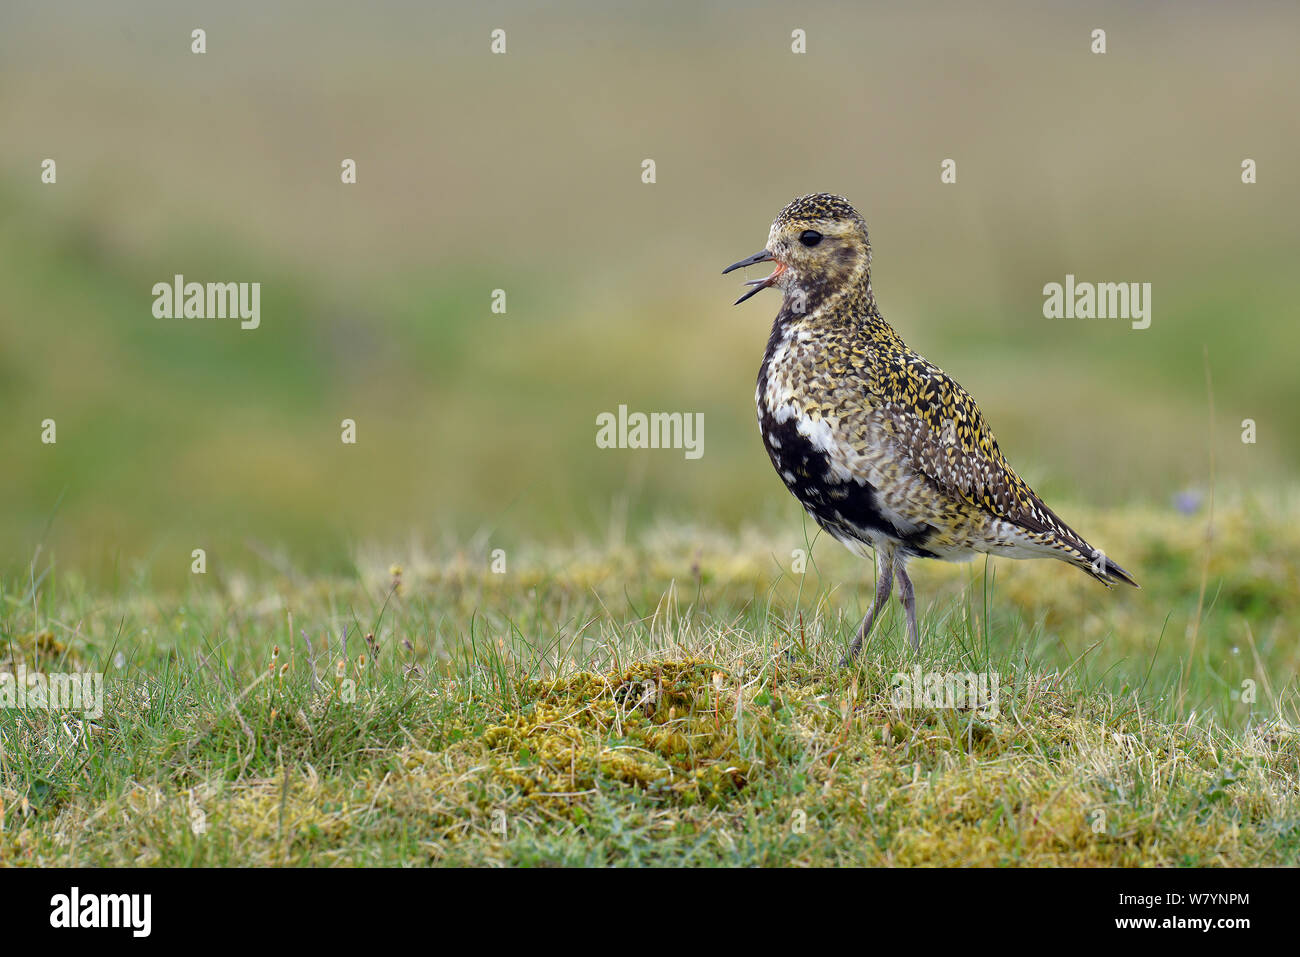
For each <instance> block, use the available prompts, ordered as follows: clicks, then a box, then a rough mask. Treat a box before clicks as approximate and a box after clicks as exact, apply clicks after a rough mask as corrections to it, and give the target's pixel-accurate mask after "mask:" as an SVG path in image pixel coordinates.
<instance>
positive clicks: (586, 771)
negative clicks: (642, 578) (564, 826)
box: [483, 660, 789, 810]
mask: <svg viewBox="0 0 1300 957" xmlns="http://www.w3.org/2000/svg"><path fill="white" fill-rule="evenodd" d="M735 686H736V683H735V680H734V679H733V678H732V677H731V676H729V675H727V674H725V672H723V671H722V670H720V669H719V668H718V666H716V665H714V664H712V663H711V662H708V661H703V660H686V661H659V662H641V663H638V664H634V665H631V666H630V667H628V668H626V669H624V670H623V671H621V672H616V673H611V674H595V673H592V672H580V673H578V674H574V675H571V676H568V677H566V678H562V679H559V680H555V681H545V682H541V681H533V682H529V683H528V684H526V685H525V686H524V687H523V688H522V689H521V697H522V698H523V699H524V700H525V701H527V704H526V705H525V706H524V708H523V709H522V710H521V711H520V713H518V714H514V715H502V717H501V719H500V720H499V722H498V723H497V724H496V725H494V726H493V727H490V728H488V729H487V731H486V732H485V734H484V736H483V740H484V743H485V744H486V745H487V746H488V747H489V748H490V749H491V750H492V751H493V752H495V753H496V754H497V755H503V756H506V758H507V759H506V760H503V761H499V763H498V764H497V774H498V775H499V776H500V777H502V778H503V779H505V780H507V781H509V782H510V783H511V784H513V785H514V786H515V787H517V788H518V789H519V790H520V791H521V792H522V793H523V794H524V795H525V796H527V797H528V798H529V799H531V800H533V801H538V802H544V803H546V804H547V805H548V806H549V807H551V808H553V809H560V810H563V809H566V808H568V807H571V806H572V799H574V798H579V797H581V796H583V795H584V794H587V793H590V792H593V791H595V790H597V789H599V788H600V787H602V786H603V785H607V784H608V783H610V782H614V783H618V784H623V785H629V786H632V787H635V788H638V789H640V790H641V791H643V792H644V793H645V794H646V795H648V796H651V797H653V798H656V799H658V800H662V801H664V802H668V803H671V804H686V805H689V804H694V803H697V802H704V803H706V804H710V805H716V804H719V803H721V802H723V801H725V800H727V799H728V798H729V797H731V796H734V795H735V794H737V793H738V792H739V791H740V790H741V789H742V788H744V786H745V784H746V782H747V781H748V780H749V778H750V776H751V775H752V774H753V773H754V772H755V770H756V769H758V768H760V767H769V766H773V765H775V763H776V762H777V761H779V760H780V759H781V755H782V752H783V751H785V752H788V750H789V742H788V740H787V737H786V735H785V734H783V733H782V731H781V729H780V727H778V725H777V722H776V721H775V719H774V717H773V715H772V713H771V711H770V709H764V708H762V707H761V706H752V707H749V706H747V704H748V703H746V702H744V699H743V697H738V696H737V693H736V690H735ZM738 703H739V708H738V707H737V706H738Z"/></svg>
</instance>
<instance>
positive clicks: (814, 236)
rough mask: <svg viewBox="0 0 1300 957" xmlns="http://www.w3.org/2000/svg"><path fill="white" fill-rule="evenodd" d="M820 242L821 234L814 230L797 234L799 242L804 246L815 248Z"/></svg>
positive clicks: (806, 230)
mask: <svg viewBox="0 0 1300 957" xmlns="http://www.w3.org/2000/svg"><path fill="white" fill-rule="evenodd" d="M821 241H822V234H821V233H819V232H817V230H815V229H805V230H804V231H803V232H801V233H800V234H799V242H801V243H803V244H804V245H805V246H816V245H817V244H818V243H819V242H821Z"/></svg>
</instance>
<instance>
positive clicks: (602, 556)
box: [0, 497, 1300, 866]
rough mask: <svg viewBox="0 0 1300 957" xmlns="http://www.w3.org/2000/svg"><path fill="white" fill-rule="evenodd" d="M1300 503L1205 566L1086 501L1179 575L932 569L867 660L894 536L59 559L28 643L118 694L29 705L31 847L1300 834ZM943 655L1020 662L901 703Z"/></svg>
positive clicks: (433, 854)
mask: <svg viewBox="0 0 1300 957" xmlns="http://www.w3.org/2000/svg"><path fill="white" fill-rule="evenodd" d="M1297 512H1298V510H1297V508H1296V506H1294V505H1293V504H1290V502H1289V500H1288V499H1286V498H1285V497H1279V499H1278V500H1277V501H1270V502H1268V503H1261V502H1258V501H1255V502H1237V503H1233V504H1230V505H1226V506H1225V505H1222V504H1221V505H1220V507H1219V509H1218V512H1217V514H1216V516H1215V518H1214V523H1213V529H1214V531H1213V535H1212V536H1211V537H1210V538H1209V541H1210V548H1209V551H1208V561H1205V562H1203V561H1202V558H1203V556H1205V555H1206V548H1205V543H1206V540H1207V534H1206V533H1207V526H1206V519H1207V517H1208V516H1206V515H1204V514H1202V515H1200V516H1198V517H1197V518H1195V519H1189V518H1188V517H1186V516H1183V515H1181V514H1178V513H1175V512H1172V511H1157V510H1150V509H1137V508H1134V509H1129V510H1117V511H1110V512H1108V513H1106V514H1104V515H1103V514H1092V515H1090V514H1088V513H1087V511H1086V510H1082V511H1081V510H1079V509H1075V510H1072V512H1071V514H1072V516H1077V517H1078V520H1079V521H1080V523H1081V524H1082V525H1084V527H1086V528H1088V529H1089V531H1090V532H1091V533H1093V534H1094V535H1095V536H1096V537H1097V539H1098V540H1100V541H1103V542H1104V543H1105V544H1106V545H1107V546H1108V548H1109V549H1110V550H1111V551H1112V552H1113V553H1114V554H1116V555H1118V556H1120V558H1121V559H1122V560H1123V561H1124V562H1125V564H1126V567H1129V568H1130V569H1131V570H1133V572H1134V574H1135V575H1136V576H1137V577H1138V578H1139V580H1140V581H1141V583H1142V585H1143V588H1142V590H1140V591H1135V590H1132V589H1123V590H1121V589H1115V590H1112V591H1107V590H1105V589H1104V588H1102V587H1101V586H1099V585H1098V584H1097V583H1095V582H1093V581H1091V580H1090V579H1088V578H1087V577H1086V576H1084V575H1081V574H1079V573H1078V572H1076V571H1075V570H1073V569H1070V568H1067V567H1065V566H1063V565H1056V564H1049V563H1042V562H1039V563H1015V562H1002V563H997V564H988V565H987V566H986V565H984V564H979V563H977V564H974V565H969V566H945V565H939V564H937V563H924V564H921V565H918V566H917V567H916V570H915V574H914V579H915V580H916V582H917V587H918V592H919V595H920V605H921V608H922V610H923V618H922V630H923V637H924V647H923V651H922V654H921V656H920V658H919V659H913V658H911V657H910V656H909V655H908V653H907V652H906V650H905V643H904V642H903V640H902V636H901V630H900V625H901V621H900V616H899V614H898V609H897V608H895V607H892V606H891V608H890V611H889V614H888V616H887V617H886V618H885V619H884V620H883V623H882V625H881V626H880V627H879V629H878V631H877V632H876V633H875V635H874V636H873V637H872V639H871V641H870V642H869V644H868V646H867V647H866V649H865V652H864V655H863V657H862V659H861V660H860V662H859V663H858V664H857V665H856V666H855V667H851V668H847V669H839V668H837V667H835V665H834V662H835V660H836V658H837V656H838V655H839V653H840V652H841V650H842V648H843V645H844V643H845V642H846V640H847V638H848V637H849V636H850V635H851V633H852V629H853V627H854V625H855V624H856V619H857V617H858V616H860V615H861V613H862V611H863V610H864V602H866V601H867V600H868V599H869V595H870V590H871V578H870V576H871V574H872V572H871V568H870V565H869V563H865V562H861V561H859V560H855V559H854V558H853V557H852V556H850V555H848V554H847V552H844V551H843V550H842V549H841V548H840V547H839V546H838V545H836V544H835V543H833V542H830V541H828V540H826V539H825V538H824V537H823V538H821V539H820V540H817V539H810V540H802V541H801V540H799V539H798V537H797V534H796V535H795V536H791V535H790V534H789V533H790V531H791V530H790V529H785V530H780V531H773V530H771V529H750V530H748V531H746V532H744V533H741V534H738V535H734V534H726V533H722V532H717V531H711V530H708V529H701V528H698V527H660V528H657V529H655V530H652V531H650V532H647V533H646V534H645V535H642V536H639V537H638V538H637V540H636V541H635V542H633V543H631V544H608V543H607V544H590V543H589V544H585V545H575V546H569V547H562V548H561V547H549V548H542V547H538V548H535V549H531V550H529V549H521V550H517V551H516V552H512V553H511V554H509V555H502V554H497V555H495V556H494V555H493V553H492V552H491V550H489V549H488V548H487V547H486V546H485V545H483V544H482V543H477V544H468V545H464V546H463V547H460V548H452V547H440V548H438V549H431V550H430V551H428V552H424V551H420V550H415V549H404V550H402V551H401V552H400V553H399V552H397V551H394V550H383V549H374V550H371V551H369V552H368V553H365V554H358V555H357V556H356V561H355V567H354V570H353V571H352V572H351V573H350V574H343V575H339V576H336V577H333V578H321V577H315V576H304V575H300V574H298V573H296V572H295V571H294V570H293V569H292V568H291V567H290V566H288V565H285V564H283V563H280V564H279V565H278V566H277V569H276V570H272V569H269V568H262V569H260V570H251V569H250V571H249V572H247V573H244V574H238V575H236V574H229V575H219V574H216V573H211V574H207V575H202V576H199V575H196V576H194V582H193V584H192V586H191V587H190V589H189V590H188V591H187V592H185V593H181V594H176V593H168V592H165V591H162V590H159V589H156V588H154V587H153V586H151V584H150V581H149V580H148V577H147V576H146V575H145V574H143V573H141V574H139V575H137V576H136V577H135V578H134V579H133V580H131V581H129V582H126V583H123V584H122V585H121V586H120V587H117V588H114V589H111V590H109V591H101V590H99V589H97V588H96V587H94V586H91V585H88V584H85V583H84V582H81V581H79V580H78V579H77V577H76V576H75V575H72V574H70V573H69V574H65V573H62V572H61V571H60V569H59V568H58V567H55V566H51V565H50V564H49V563H48V562H46V561H44V560H43V558H42V556H41V555H39V554H38V555H37V556H36V558H35V559H34V560H33V562H32V565H31V568H30V570H29V573H28V574H27V575H26V576H24V578H23V579H21V580H20V579H11V580H9V581H6V582H5V583H4V591H3V594H4V603H3V619H2V625H0V671H12V670H14V669H15V668H16V666H17V664H18V663H22V664H23V665H25V666H26V667H27V668H28V669H30V670H42V671H45V672H50V673H53V672H69V671H75V670H83V669H84V670H90V671H102V672H105V673H106V682H107V689H108V691H107V697H106V701H105V707H104V713H103V714H102V716H100V717H98V718H95V719H89V718H83V717H81V716H79V715H73V714H69V713H59V712H47V711H44V710H39V709H31V708H29V709H26V710H19V709H0V863H3V864H76V865H93V864H106V865H121V864H158V865H191V864H207V865H234V864H287V865H313V866H336V865H373V864H486V865H496V864H513V865H541V864H608V863H614V864H627V865H635V864H690V865H748V864H768V865H772V864H781V865H820V864H886V865H911V864H935V865H1003V864H1022V865H1117V864H1119V865H1207V864H1208V865H1259V864H1285V863H1294V862H1295V861H1296V860H1297V857H1298V856H1300V789H1298V786H1297V780H1300V736H1298V733H1297V726H1298V724H1300V722H1298V721H1297V713H1296V697H1295V674H1296V666H1297V657H1298V655H1300V652H1297V648H1296V642H1295V631H1294V625H1295V622H1296V621H1297V619H1298V617H1300V616H1298V614H1297V613H1298V612H1300V609H1298V608H1297V605H1298V604H1300V588H1298V587H1297V582H1296V580H1295V579H1296V574H1297V572H1296V569H1297V565H1298V563H1297V561H1296V559H1297V557H1300V530H1298V529H1300V523H1297V521H1296V518H1297V517H1300V516H1298V515H1297ZM1279 514H1280V515H1282V516H1284V517H1285V520H1278V518H1277V516H1278V515H1279ZM795 531H796V533H797V530H795ZM394 562H396V564H394ZM502 562H504V570H502ZM494 564H495V567H496V568H497V569H498V571H495V572H494V571H493V570H492V569H493V567H494ZM1202 579H1203V580H1204V592H1203V593H1202ZM1198 607H1199V609H1200V611H1199V614H1198V611H1197V609H1198ZM913 669H920V671H921V672H922V673H923V674H934V675H938V676H940V677H941V678H942V677H943V676H947V675H952V674H954V673H978V674H983V675H989V674H991V673H996V674H997V680H998V688H999V697H998V701H997V705H998V707H997V709H996V713H994V712H993V710H992V709H990V708H987V707H985V708H979V707H956V708H949V707H935V706H933V704H934V703H935V702H930V704H929V705H927V706H922V707H906V706H904V704H905V703H902V704H900V703H899V702H898V701H897V700H896V693H895V690H894V686H896V685H897V684H898V683H899V679H898V675H899V674H900V673H908V674H911V673H912V672H913ZM918 703H919V702H918Z"/></svg>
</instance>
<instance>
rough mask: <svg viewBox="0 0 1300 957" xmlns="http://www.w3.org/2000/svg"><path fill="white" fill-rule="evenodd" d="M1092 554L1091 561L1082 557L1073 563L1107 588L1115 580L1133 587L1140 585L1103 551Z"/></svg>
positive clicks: (1139, 586)
mask: <svg viewBox="0 0 1300 957" xmlns="http://www.w3.org/2000/svg"><path fill="white" fill-rule="evenodd" d="M1093 556H1094V557H1093V560H1092V561H1088V560H1086V559H1083V560H1081V561H1077V562H1075V563H1074V564H1075V565H1076V566H1077V567H1079V568H1082V569H1083V570H1084V571H1085V572H1087V573H1088V574H1089V575H1091V576H1092V577H1093V578H1095V579H1097V581H1099V582H1101V583H1102V584H1103V585H1105V586H1106V587H1107V588H1109V587H1110V586H1111V585H1113V584H1115V583H1116V582H1123V583H1124V584H1125V585H1132V586H1133V587H1134V588H1141V587H1142V586H1141V585H1139V584H1138V583H1137V580H1136V579H1135V578H1134V577H1133V576H1132V575H1130V574H1129V573H1128V572H1126V571H1124V569H1123V568H1121V567H1120V564H1119V563H1118V562H1116V561H1113V560H1111V559H1110V558H1109V557H1108V556H1107V555H1106V553H1105V552H1102V551H1095V552H1094V553H1093Z"/></svg>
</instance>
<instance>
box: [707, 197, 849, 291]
mask: <svg viewBox="0 0 1300 957" xmlns="http://www.w3.org/2000/svg"><path fill="white" fill-rule="evenodd" d="M761 262H774V263H776V268H775V269H773V270H772V274H771V275H770V276H767V277H766V278H764V279H751V280H749V282H747V283H746V285H748V286H752V287H753V288H752V289H750V290H749V292H747V293H745V294H744V295H743V296H741V297H740V298H739V299H737V300H736V305H740V304H741V303H742V302H744V301H745V300H746V299H748V298H749V297H750V296H752V295H754V294H755V293H757V292H758V291H759V290H762V289H767V288H769V287H771V286H776V287H778V288H780V289H781V290H782V291H784V292H785V294H786V295H787V296H797V295H799V294H801V293H802V294H803V297H804V298H805V299H808V298H820V297H821V296H822V295H824V294H825V292H826V291H827V290H830V289H836V288H839V287H840V286H842V285H844V284H847V283H853V282H858V281H861V282H866V281H867V280H868V278H869V270H870V268H871V243H870V242H869V241H868V239H867V224H866V222H865V221H864V220H863V219H862V217H861V216H859V215H858V211H857V210H856V209H854V208H853V207H852V206H850V205H849V202H848V200H846V199H845V198H844V197H842V196H833V195H831V194H830V193H812V194H810V195H808V196H800V197H799V198H798V199H796V200H795V201H794V202H792V203H791V204H790V205H789V206H787V207H786V208H785V209H783V210H781V214H780V215H779V216H777V217H776V221H775V222H773V223H772V231H771V232H770V233H768V237H767V245H766V246H765V247H763V249H761V250H759V251H758V252H756V253H754V255H752V256H747V257H745V258H744V259H742V260H740V262H736V263H732V264H731V265H730V266H728V267H727V268H726V269H724V270H722V273H723V275H724V276H725V275H726V274H727V273H729V272H731V271H732V270H733V269H740V268H741V267H743V266H752V265H754V264H755V263H761Z"/></svg>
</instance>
